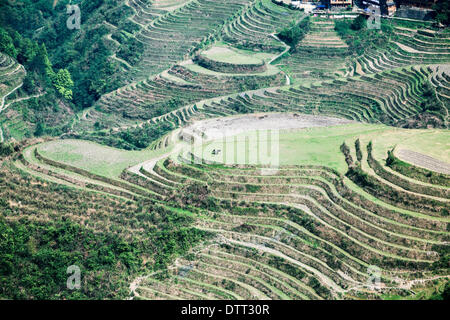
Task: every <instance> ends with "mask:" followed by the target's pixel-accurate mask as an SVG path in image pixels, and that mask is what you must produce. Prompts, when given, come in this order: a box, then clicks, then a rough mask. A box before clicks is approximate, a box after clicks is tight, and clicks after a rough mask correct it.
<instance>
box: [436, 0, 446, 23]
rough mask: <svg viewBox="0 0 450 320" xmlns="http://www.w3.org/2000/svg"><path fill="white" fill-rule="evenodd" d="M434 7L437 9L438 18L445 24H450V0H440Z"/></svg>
mask: <svg viewBox="0 0 450 320" xmlns="http://www.w3.org/2000/svg"><path fill="white" fill-rule="evenodd" d="M433 9H434V10H436V12H437V15H436V20H437V21H438V22H440V23H442V24H444V25H447V26H448V25H449V24H450V3H449V2H448V0H438V1H437V2H436V3H435V4H434V5H433Z"/></svg>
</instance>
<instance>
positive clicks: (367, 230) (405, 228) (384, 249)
mask: <svg viewBox="0 0 450 320" xmlns="http://www.w3.org/2000/svg"><path fill="white" fill-rule="evenodd" d="M174 168H176V167H173V166H170V167H169V170H173V169H174ZM213 171H214V170H213ZM234 171H238V170H234ZM244 171H245V170H244ZM180 173H181V172H178V174H180ZM183 173H184V176H185V177H188V176H186V174H189V171H186V170H184V171H183ZM245 175H246V178H247V179H249V181H250V182H251V179H253V178H254V177H252V175H251V172H250V173H246V174H245ZM194 176H195V179H198V178H199V177H201V175H198V174H196V175H194ZM212 178H213V180H214V181H218V177H212ZM289 178H290V181H292V180H293V177H289ZM239 179H240V181H242V179H243V178H242V177H240V178H239ZM258 179H261V181H263V180H264V178H263V177H258ZM266 179H269V178H266ZM286 179H287V177H286ZM290 183H295V181H292V182H290ZM309 183H311V182H309ZM288 184H289V183H288ZM233 185H235V184H233V183H230V181H228V182H227V183H225V182H224V183H220V187H219V189H221V188H225V189H223V190H222V191H219V190H217V191H215V192H214V193H213V194H215V195H216V196H219V198H221V197H223V196H224V195H225V194H226V193H227V192H229V191H227V192H225V193H224V191H225V190H229V189H230V188H233ZM247 185H248V184H247ZM257 185H258V186H260V187H259V188H260V191H258V192H256V194H255V195H254V196H253V197H252V196H250V195H248V196H246V194H248V192H247V193H246V192H237V191H234V192H231V194H234V196H236V195H239V196H238V197H236V199H237V200H239V199H243V200H245V199H246V200H247V201H250V202H252V201H258V200H257V199H259V201H264V200H265V199H264V196H262V195H261V196H259V195H258V194H260V193H262V192H264V190H266V188H265V187H264V183H258V184H257ZM282 185H285V184H282ZM243 186H244V185H243ZM271 186H272V187H271V188H270V190H273V188H274V187H275V185H273V184H272V185H271ZM280 186H281V185H280ZM211 187H213V189H214V190H216V189H217V186H216V187H214V185H211ZM267 190H268V189H267ZM296 190H303V191H302V192H306V193H307V194H308V193H309V192H310V191H306V190H308V189H304V188H299V187H296ZM311 190H314V189H311ZM330 190H331V189H330ZM230 191H231V190H230ZM290 192H292V190H291V191H290ZM312 192H316V191H312ZM329 192H330V191H328V193H327V194H328V195H329V196H330V195H331V194H330V193H329ZM280 195H281V194H280ZM318 195H319V194H317V195H316V196H314V198H315V199H320V197H319V198H317V196H318ZM289 197H290V200H287V199H286V196H283V197H282V199H280V201H282V202H283V203H285V202H290V203H295V202H296V201H295V200H293V199H292V196H289ZM266 198H267V199H272V200H269V201H271V202H273V201H275V200H274V199H276V198H277V196H275V195H274V194H271V195H270V197H266ZM333 198H335V196H333ZM251 199H254V200H251ZM335 199H337V198H335ZM265 201H267V200H265ZM315 201H319V202H320V203H321V206H324V205H325V203H324V202H323V201H324V200H323V199H322V200H315ZM334 201H336V200H334ZM303 203H308V205H309V207H310V208H311V207H314V206H313V203H314V202H311V200H309V201H307V202H303ZM338 203H339V204H335V205H334V209H331V208H332V207H330V209H328V210H331V211H328V212H332V213H333V214H334V215H335V214H338V212H339V210H342V209H339V210H338V208H339V207H340V206H342V205H344V204H345V203H346V201H345V200H343V202H338ZM325 207H327V206H326V205H325ZM352 207H353V209H351V208H352ZM368 207H373V205H370V206H368ZM341 208H345V209H344V210H345V211H343V212H347V214H349V213H350V212H352V213H351V214H350V216H353V218H352V219H355V217H356V216H354V215H355V214H357V216H358V215H359V217H360V218H359V219H361V220H359V221H361V223H362V224H361V225H360V228H361V229H360V230H364V231H363V233H364V234H372V237H375V238H379V237H382V233H381V234H380V230H378V229H377V227H376V225H377V223H378V225H379V223H381V225H384V226H383V227H386V225H385V224H386V220H384V219H382V220H383V221H378V222H377V223H375V222H374V221H377V220H378V219H380V218H377V215H378V214H371V215H369V221H372V222H370V223H369V222H365V223H364V222H363V221H365V219H368V218H367V214H366V216H365V217H364V215H363V216H361V213H362V212H364V211H366V210H364V209H358V210H359V211H358V210H357V211H355V209H356V208H357V206H351V205H350V204H346V205H345V206H344V207H341ZM336 210H338V211H336ZM347 210H350V211H347ZM385 211H386V210H385ZM377 213H378V212H377ZM314 214H315V215H317V214H318V215H319V216H321V214H320V212H319V210H316V209H314ZM333 214H332V215H331V216H328V218H323V219H321V220H322V221H327V224H328V226H329V227H331V228H333V229H335V231H337V230H339V227H338V225H339V223H338V224H335V222H332V221H330V217H332V216H333ZM391 215H392V213H391ZM338 216H339V217H340V218H338V220H339V221H341V222H340V223H343V221H346V220H347V221H349V222H350V221H351V223H350V225H352V226H353V227H354V226H355V225H358V223H356V222H355V220H348V217H347V218H346V215H339V214H338ZM394 216H395V215H394ZM363 217H364V218H363ZM340 219H344V220H340ZM386 219H387V220H388V221H389V220H390V219H392V218H391V217H389V218H386ZM395 219H397V220H398V219H400V218H399V217H395ZM338 220H336V221H338ZM408 220H409V218H408V219H406V220H405V219H400V221H403V223H405V222H406V225H405V226H403V227H401V228H400V229H398V227H399V226H398V223H397V221H396V220H393V221H392V220H391V222H390V224H391V226H390V228H391V229H392V228H393V229H392V230H395V233H392V234H391V235H390V236H388V237H386V238H384V239H385V240H383V241H388V242H393V243H395V241H399V242H398V243H399V247H398V248H397V245H393V246H391V247H390V246H389V245H387V244H386V243H385V244H383V245H381V243H383V241H381V243H380V244H375V243H373V240H371V241H369V242H368V243H371V246H374V247H377V248H379V249H380V250H382V252H390V254H388V256H390V255H391V254H392V255H393V256H394V257H395V256H396V254H397V255H398V254H400V255H402V256H403V255H406V256H404V257H403V258H399V256H396V257H397V259H400V260H403V259H406V260H408V258H406V257H415V258H414V259H418V260H417V263H418V265H422V264H421V262H419V261H421V260H420V258H419V257H422V258H423V259H425V260H428V259H433V258H432V257H433V255H431V256H430V255H429V253H428V251H427V250H425V251H423V252H422V248H423V243H422V241H423V239H422V235H420V232H419V233H418V234H417V236H416V237H411V236H408V235H405V236H403V237H404V238H402V236H400V235H398V237H399V238H398V240H394V239H395V238H396V237H397V236H396V237H394V238H393V237H392V236H393V235H394V234H398V231H399V230H403V232H406V234H408V233H411V232H412V233H413V234H414V232H415V231H414V229H410V228H411V227H409V225H410V224H411V221H408ZM416 222H417V221H416ZM374 223H375V224H374ZM388 225H389V224H388ZM417 225H420V226H422V227H425V228H426V227H428V226H429V224H428V223H427V222H426V220H423V219H422V221H421V222H420V223H419V224H417ZM333 226H334V227H333ZM374 227H375V229H374V231H373V233H372V231H370V230H371V228H374ZM383 227H381V228H380V227H378V228H380V229H382V228H383ZM336 228H337V229H336ZM375 230H376V231H375ZM423 230H425V229H423ZM346 232H347V234H348V232H349V230H347V231H346ZM350 234H352V237H356V238H354V239H358V240H356V241H357V242H358V243H359V244H360V245H361V244H362V243H364V242H365V241H366V240H364V237H363V236H362V234H357V233H354V232H353V231H351V232H350ZM430 235H431V234H430ZM434 236H436V235H434ZM434 236H433V237H434ZM382 238H383V237H382ZM447 238H448V235H447ZM406 239H408V240H406ZM353 241H355V240H353ZM361 241H362V242H361ZM378 241H380V240H378ZM405 241H407V242H405ZM411 241H412V242H411ZM425 242H426V241H425ZM405 243H408V246H407V247H405V246H404V245H403V244H405ZM413 243H416V244H415V245H412V244H413ZM409 246H412V247H417V249H412V248H410V247H409ZM400 247H402V248H403V249H401V250H400ZM419 248H420V249H419ZM431 248H432V244H431V243H430V245H428V250H431ZM407 252H409V253H407ZM412 252H415V253H414V255H412V256H411V255H410V254H412ZM419 252H422V253H419ZM414 259H413V260H414ZM431 261H432V260H431ZM411 263H412V262H411ZM422 267H424V265H422Z"/></svg>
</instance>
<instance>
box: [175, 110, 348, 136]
mask: <svg viewBox="0 0 450 320" xmlns="http://www.w3.org/2000/svg"><path fill="white" fill-rule="evenodd" d="M353 122H354V121H350V120H346V119H339V118H332V117H326V116H315V115H307V114H297V113H256V114H250V115H244V116H233V117H225V118H215V119H209V120H203V121H198V122H196V123H194V124H193V125H191V126H189V127H188V128H186V129H184V130H183V132H184V133H188V134H189V133H193V134H195V135H200V136H204V137H205V136H206V137H207V139H217V138H222V137H224V136H233V135H237V134H240V133H243V132H246V131H257V130H295V129H304V128H313V127H329V126H336V125H344V124H349V123H353Z"/></svg>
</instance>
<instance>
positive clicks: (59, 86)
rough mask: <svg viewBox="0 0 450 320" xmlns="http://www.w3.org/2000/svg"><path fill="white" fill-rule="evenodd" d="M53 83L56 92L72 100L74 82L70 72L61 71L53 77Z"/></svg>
mask: <svg viewBox="0 0 450 320" xmlns="http://www.w3.org/2000/svg"><path fill="white" fill-rule="evenodd" d="M52 82H53V85H54V86H55V88H56V90H58V92H59V93H60V94H61V95H62V96H63V97H64V98H65V99H67V100H71V99H72V88H73V81H72V77H71V75H70V72H69V70H67V69H60V70H59V71H58V73H56V74H54V75H53V76H52Z"/></svg>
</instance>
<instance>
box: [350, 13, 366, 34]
mask: <svg viewBox="0 0 450 320" xmlns="http://www.w3.org/2000/svg"><path fill="white" fill-rule="evenodd" d="M366 23H367V22H366V18H365V17H364V16H363V15H359V16H357V17H356V18H355V20H353V22H352V24H351V26H350V28H352V30H356V31H357V30H361V29H363V28H364V27H365V26H366Z"/></svg>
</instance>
